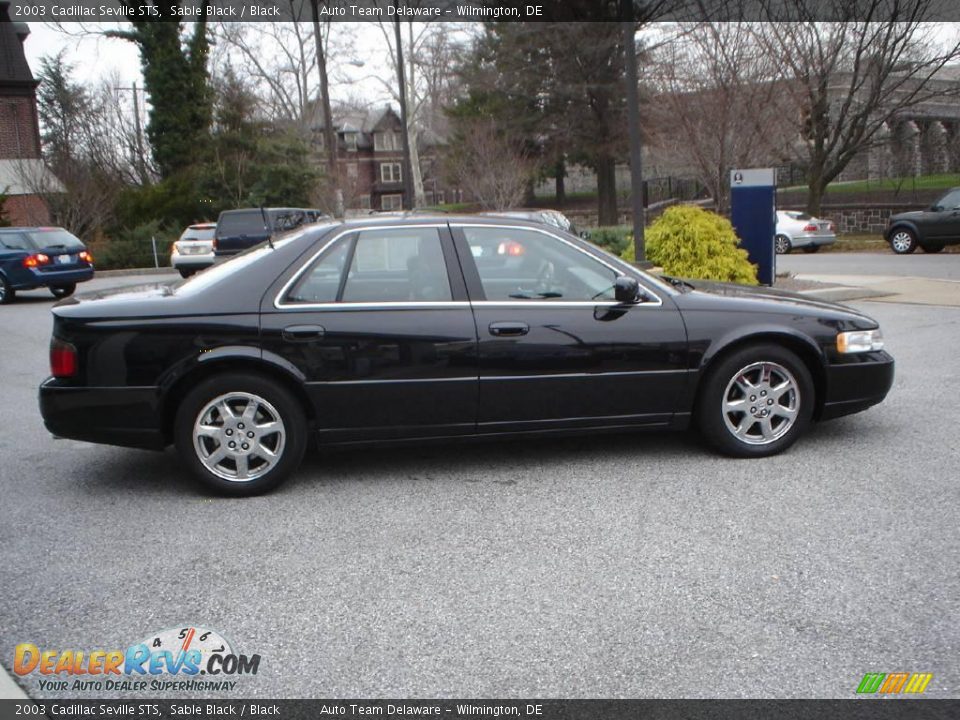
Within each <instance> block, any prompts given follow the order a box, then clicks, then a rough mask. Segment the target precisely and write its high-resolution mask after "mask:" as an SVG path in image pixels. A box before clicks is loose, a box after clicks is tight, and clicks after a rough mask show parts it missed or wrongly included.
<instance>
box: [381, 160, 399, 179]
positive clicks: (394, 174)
mask: <svg viewBox="0 0 960 720" xmlns="http://www.w3.org/2000/svg"><path fill="white" fill-rule="evenodd" d="M380 180H381V181H382V182H385V183H392V182H403V178H402V177H401V173H400V163H380Z"/></svg>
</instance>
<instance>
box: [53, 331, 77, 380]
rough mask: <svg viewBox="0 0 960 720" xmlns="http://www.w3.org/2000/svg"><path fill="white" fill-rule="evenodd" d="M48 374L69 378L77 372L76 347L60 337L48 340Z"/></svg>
mask: <svg viewBox="0 0 960 720" xmlns="http://www.w3.org/2000/svg"><path fill="white" fill-rule="evenodd" d="M50 374H51V375H53V376H54V377H55V378H69V377H73V376H74V375H76V374H77V349H76V348H75V347H74V346H73V345H71V344H70V343H68V342H67V341H66V340H61V339H60V338H53V339H52V340H51V341H50Z"/></svg>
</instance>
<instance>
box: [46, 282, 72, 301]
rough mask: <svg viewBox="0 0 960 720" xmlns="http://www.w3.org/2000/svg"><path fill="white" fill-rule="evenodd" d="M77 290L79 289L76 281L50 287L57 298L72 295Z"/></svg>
mask: <svg viewBox="0 0 960 720" xmlns="http://www.w3.org/2000/svg"><path fill="white" fill-rule="evenodd" d="M76 290H77V284H76V283H68V284H66V285H54V286H52V287H51V288H50V293H51V294H52V295H53V296H54V297H55V298H57V300H61V299H62V298H65V297H70V296H71V295H73V293H74V292H76Z"/></svg>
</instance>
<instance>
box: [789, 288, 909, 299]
mask: <svg viewBox="0 0 960 720" xmlns="http://www.w3.org/2000/svg"><path fill="white" fill-rule="evenodd" d="M800 294H801V295H809V296H810V297H814V298H816V299H817V300H829V301H830V302H843V301H847V300H866V299H867V298H876V297H886V296H888V295H893V294H894V293H890V292H883V291H881V290H871V289H870V288H864V287H831V288H813V289H811V290H801V291H800Z"/></svg>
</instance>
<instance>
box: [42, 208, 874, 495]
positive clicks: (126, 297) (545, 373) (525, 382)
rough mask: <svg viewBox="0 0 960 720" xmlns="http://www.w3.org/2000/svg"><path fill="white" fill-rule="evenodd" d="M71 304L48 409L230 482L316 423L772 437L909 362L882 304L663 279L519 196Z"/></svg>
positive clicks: (388, 221) (74, 432) (348, 231)
mask: <svg viewBox="0 0 960 720" xmlns="http://www.w3.org/2000/svg"><path fill="white" fill-rule="evenodd" d="M53 314H54V327H53V340H52V342H51V346H50V364H51V368H52V374H53V377H51V378H49V379H48V380H46V381H45V382H44V383H43V384H42V385H41V387H40V408H41V411H42V413H43V417H44V420H45V422H46V425H47V428H48V429H49V430H50V431H51V432H52V433H54V434H56V435H59V436H63V437H68V438H75V439H79V440H87V441H90V442H101V443H109V444H114V445H125V446H131V447H142V448H163V447H165V446H166V445H169V444H171V443H173V444H175V445H176V446H177V448H178V450H179V452H180V453H181V455H182V457H183V461H184V462H185V463H186V465H187V466H189V467H190V469H191V470H192V471H193V472H194V473H195V474H196V475H197V477H198V478H200V479H201V480H202V481H203V482H205V483H206V484H207V485H209V486H210V487H212V488H214V489H215V490H217V491H220V492H222V493H227V494H232V495H250V494H254V493H259V492H263V491H265V490H268V489H270V488H272V487H274V486H276V485H277V484H278V483H279V482H280V481H281V480H283V479H284V478H285V477H287V476H288V475H290V473H291V472H293V471H294V470H295V469H296V467H297V465H298V464H299V462H300V460H301V458H302V456H303V453H304V449H305V447H306V445H307V442H308V440H311V439H316V440H318V441H319V442H320V443H323V444H343V443H369V442H374V443H376V442H385V441H399V440H405V441H423V440H425V439H428V438H464V437H483V436H491V435H505V434H543V433H555V432H586V431H598V430H613V429H616V430H626V429H631V428H636V429H651V428H673V429H680V428H684V427H686V426H688V425H689V424H691V423H693V424H695V425H696V426H697V427H698V428H699V429H700V431H701V432H702V434H703V435H704V436H705V437H706V439H707V440H708V441H709V442H710V443H711V444H712V445H713V446H714V447H715V448H716V449H717V450H719V451H720V452H723V453H726V454H728V455H733V456H736V457H745V458H751V457H763V456H767V455H772V454H774V453H778V452H780V451H782V450H784V449H786V448H787V447H789V446H790V445H791V444H792V443H793V442H794V441H795V440H796V439H797V438H798V437H799V436H800V435H801V434H802V433H803V432H804V430H806V428H807V427H808V426H809V424H810V423H811V422H812V421H815V420H826V419H829V418H835V417H838V416H840V415H846V414H849V413H853V412H857V411H860V410H863V409H865V408H867V407H869V406H871V405H874V404H875V403H878V402H880V401H881V400H882V399H883V398H884V397H885V396H886V394H887V391H888V390H889V389H890V385H891V383H892V381H893V359H892V358H891V357H890V356H889V355H888V354H887V353H886V352H884V351H883V349H882V345H883V342H882V338H881V334H880V330H879V328H878V327H877V323H876V322H874V321H873V320H871V319H870V318H869V317H866V316H864V315H861V314H860V313H858V312H855V311H854V310H851V309H849V308H846V307H843V306H840V305H834V304H830V303H825V302H817V301H814V300H810V299H807V298H804V297H801V296H796V295H790V294H785V293H778V292H774V291H771V290H761V289H756V288H747V287H740V286H734V285H722V284H710V283H699V282H695V283H693V284H692V285H691V284H688V283H685V282H680V281H676V280H672V281H665V280H661V279H660V278H655V277H653V276H651V275H648V274H645V273H643V272H641V271H639V270H636V269H635V268H633V267H632V266H631V265H629V264H626V263H624V262H623V261H621V260H620V259H618V258H616V257H613V256H611V255H608V254H606V253H605V252H603V251H602V250H599V249H597V248H596V247H594V246H592V245H590V244H589V243H586V242H584V241H582V240H580V239H579V238H576V237H573V236H570V235H567V234H565V233H564V232H563V231H561V230H558V229H556V228H546V227H544V226H540V225H535V224H532V223H526V222H523V221H520V220H516V221H513V220H507V221H505V220H504V219H503V218H468V217H463V218H456V217H450V216H444V217H442V218H439V217H438V218H430V217H424V216H415V217H407V218H404V217H399V218H398V217H393V218H382V217H381V218H379V219H377V218H366V219H363V220H359V221H348V222H344V223H330V224H324V225H313V226H309V227H306V228H304V229H302V230H299V231H296V232H294V233H293V234H290V235H288V236H286V237H284V238H282V239H279V240H276V241H275V242H274V243H273V245H272V246H271V245H268V244H264V245H261V246H259V247H257V248H254V249H252V250H250V251H248V252H247V253H245V254H243V255H240V256H237V257H236V258H235V259H233V260H230V261H228V262H226V263H224V264H222V265H218V266H216V267H214V268H212V269H210V270H207V271H206V272H204V273H201V274H200V275H198V276H196V277H194V278H191V279H190V280H188V281H186V282H183V283H181V284H179V285H177V286H172V287H157V288H153V289H148V290H143V291H138V292H129V291H128V292H120V293H117V294H112V295H101V296H94V297H88V298H85V299H70V300H67V301H64V302H61V303H60V304H58V305H57V306H56V307H55V308H54V310H53Z"/></svg>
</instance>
